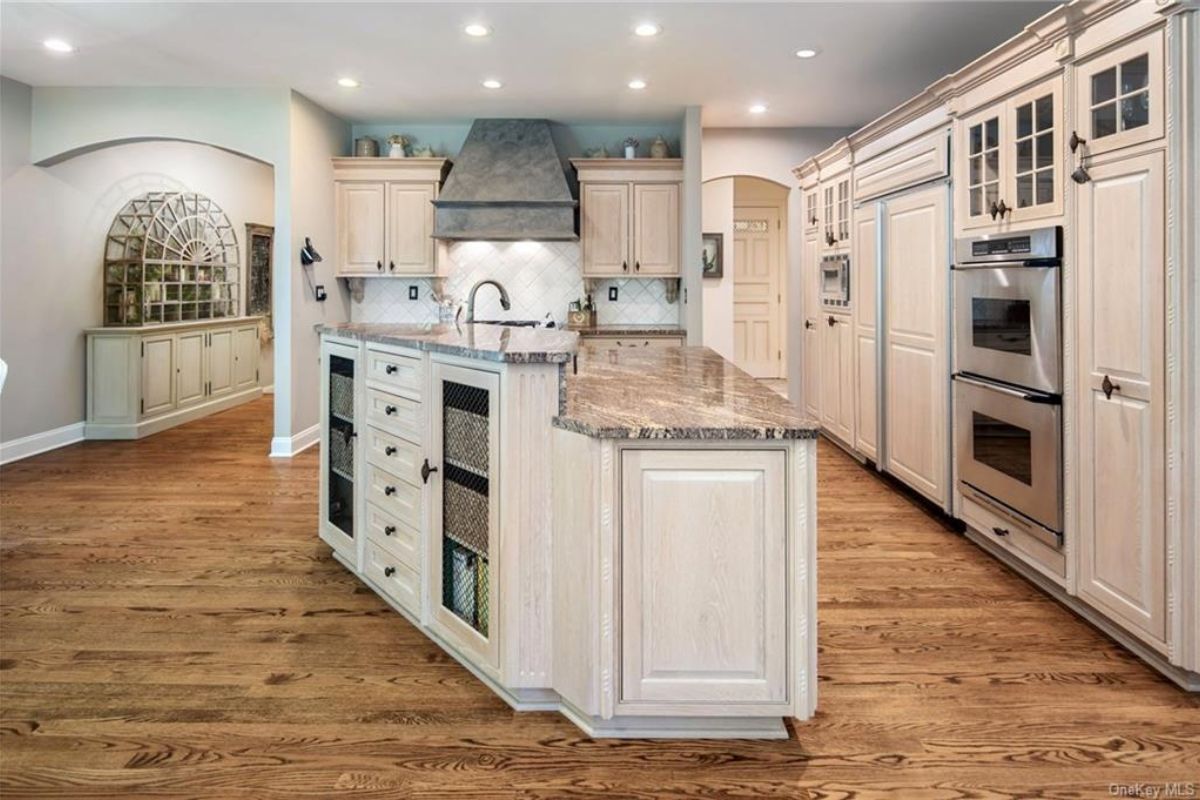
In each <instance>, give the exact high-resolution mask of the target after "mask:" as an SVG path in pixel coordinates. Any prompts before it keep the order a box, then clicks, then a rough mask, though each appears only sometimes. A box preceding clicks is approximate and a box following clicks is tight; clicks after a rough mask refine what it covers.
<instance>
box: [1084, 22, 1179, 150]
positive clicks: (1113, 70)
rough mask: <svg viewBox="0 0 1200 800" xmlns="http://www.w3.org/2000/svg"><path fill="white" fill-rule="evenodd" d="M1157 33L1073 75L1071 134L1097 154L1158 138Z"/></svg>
mask: <svg viewBox="0 0 1200 800" xmlns="http://www.w3.org/2000/svg"><path fill="white" fill-rule="evenodd" d="M1164 74H1165V73H1164V70H1163V32H1162V31H1161V30H1157V31H1153V32H1152V33H1148V34H1146V35H1145V36H1142V37H1140V38H1138V39H1135V40H1134V41H1132V42H1129V43H1128V44H1125V45H1122V46H1121V47H1118V48H1116V49H1114V50H1110V51H1108V52H1106V53H1104V54H1102V55H1099V56H1096V57H1095V58H1092V59H1090V60H1088V61H1086V62H1084V63H1083V64H1081V65H1079V66H1078V67H1077V68H1076V70H1075V76H1076V83H1075V96H1076V98H1077V102H1076V106H1075V108H1076V111H1075V131H1076V132H1077V133H1078V134H1079V136H1081V137H1083V138H1084V139H1086V140H1087V144H1086V145H1084V149H1083V153H1084V154H1087V155H1098V154H1100V153H1107V152H1110V151H1112V150H1118V149H1120V148H1122V147H1129V146H1131V145H1136V144H1141V143H1143V142H1149V141H1153V140H1155V139H1159V138H1162V136H1163V129H1164V126H1163V119H1164V116H1165V111H1164V102H1165V97H1164V93H1163V82H1164Z"/></svg>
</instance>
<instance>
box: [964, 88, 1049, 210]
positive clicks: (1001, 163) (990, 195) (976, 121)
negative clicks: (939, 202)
mask: <svg viewBox="0 0 1200 800" xmlns="http://www.w3.org/2000/svg"><path fill="white" fill-rule="evenodd" d="M1062 85H1063V82H1062V76H1061V75H1056V76H1054V77H1052V78H1050V79H1048V80H1045V81H1042V82H1040V83H1038V84H1036V85H1034V86H1032V87H1030V88H1028V89H1025V90H1024V91H1021V92H1018V93H1017V94H1015V95H1013V96H1011V97H1009V98H1008V99H1006V100H1002V101H1000V102H997V103H994V104H992V105H989V106H986V107H984V108H982V109H980V110H978V111H976V112H975V113H974V114H972V115H970V116H968V117H965V118H963V119H961V120H959V121H958V122H957V123H956V125H955V127H956V130H957V132H958V133H957V142H956V144H957V146H956V147H955V153H957V155H956V158H957V159H958V162H959V164H958V166H959V171H958V185H959V187H960V188H959V189H958V209H957V211H958V214H957V217H958V220H959V222H960V227H961V228H964V229H966V228H988V227H999V228H1003V227H1007V226H1008V225H1009V224H1010V223H1015V222H1025V221H1028V220H1035V219H1042V218H1045V217H1054V216H1058V215H1060V214H1062V210H1063V199H1062V194H1063V189H1062V186H1063V177H1064V176H1063V169H1062V150H1063V142H1062V139H1061V136H1062V120H1063V102H1062V98H1063V91H1062Z"/></svg>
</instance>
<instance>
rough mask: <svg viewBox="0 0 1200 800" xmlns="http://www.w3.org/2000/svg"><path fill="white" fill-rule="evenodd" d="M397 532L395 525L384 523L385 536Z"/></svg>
mask: <svg viewBox="0 0 1200 800" xmlns="http://www.w3.org/2000/svg"><path fill="white" fill-rule="evenodd" d="M395 532H396V526H395V525H384V526H383V535H384V536H391V535H392V534H393V533H395Z"/></svg>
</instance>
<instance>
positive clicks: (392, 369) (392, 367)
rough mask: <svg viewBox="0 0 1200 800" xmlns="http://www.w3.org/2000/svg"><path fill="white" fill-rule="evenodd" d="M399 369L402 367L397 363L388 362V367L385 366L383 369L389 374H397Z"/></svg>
mask: <svg viewBox="0 0 1200 800" xmlns="http://www.w3.org/2000/svg"><path fill="white" fill-rule="evenodd" d="M398 369H400V368H399V367H397V366H396V365H395V364H388V365H387V366H386V367H384V368H383V371H384V372H386V373H387V374H388V375H395V374H396V370H398Z"/></svg>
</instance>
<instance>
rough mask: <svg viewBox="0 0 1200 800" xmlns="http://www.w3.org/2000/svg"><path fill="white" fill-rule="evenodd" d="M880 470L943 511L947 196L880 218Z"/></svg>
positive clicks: (900, 204)
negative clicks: (882, 352) (882, 460)
mask: <svg viewBox="0 0 1200 800" xmlns="http://www.w3.org/2000/svg"><path fill="white" fill-rule="evenodd" d="M883 274H884V275H885V276H886V277H885V280H886V282H887V284H886V290H885V292H884V297H885V302H886V311H885V313H884V321H885V324H886V334H885V341H886V344H885V347H886V350H885V352H886V356H885V364H886V368H887V369H886V375H887V386H886V387H885V391H884V396H885V403H884V411H885V424H884V435H885V436H886V439H887V446H886V448H885V462H886V463H885V466H886V467H887V469H888V471H889V472H891V473H892V474H893V475H895V476H896V477H898V478H900V479H901V480H903V481H904V482H905V483H907V484H908V485H909V486H911V487H912V488H914V489H916V490H917V491H918V492H921V493H922V494H924V495H926V496H927V497H928V498H929V499H931V500H933V501H934V502H936V503H938V504H939V505H942V506H945V503H946V498H947V483H948V459H949V456H948V449H949V413H948V408H947V406H948V403H949V392H950V365H949V347H948V344H949V338H950V334H949V322H948V319H947V306H948V303H947V296H948V294H949V281H950V264H949V240H948V233H947V222H946V189H945V188H943V187H933V188H930V189H926V190H924V191H920V192H914V193H913V194H910V195H905V196H904V197H901V198H898V199H896V200H891V201H888V202H887V204H886V205H885V211H884V273H883Z"/></svg>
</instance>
